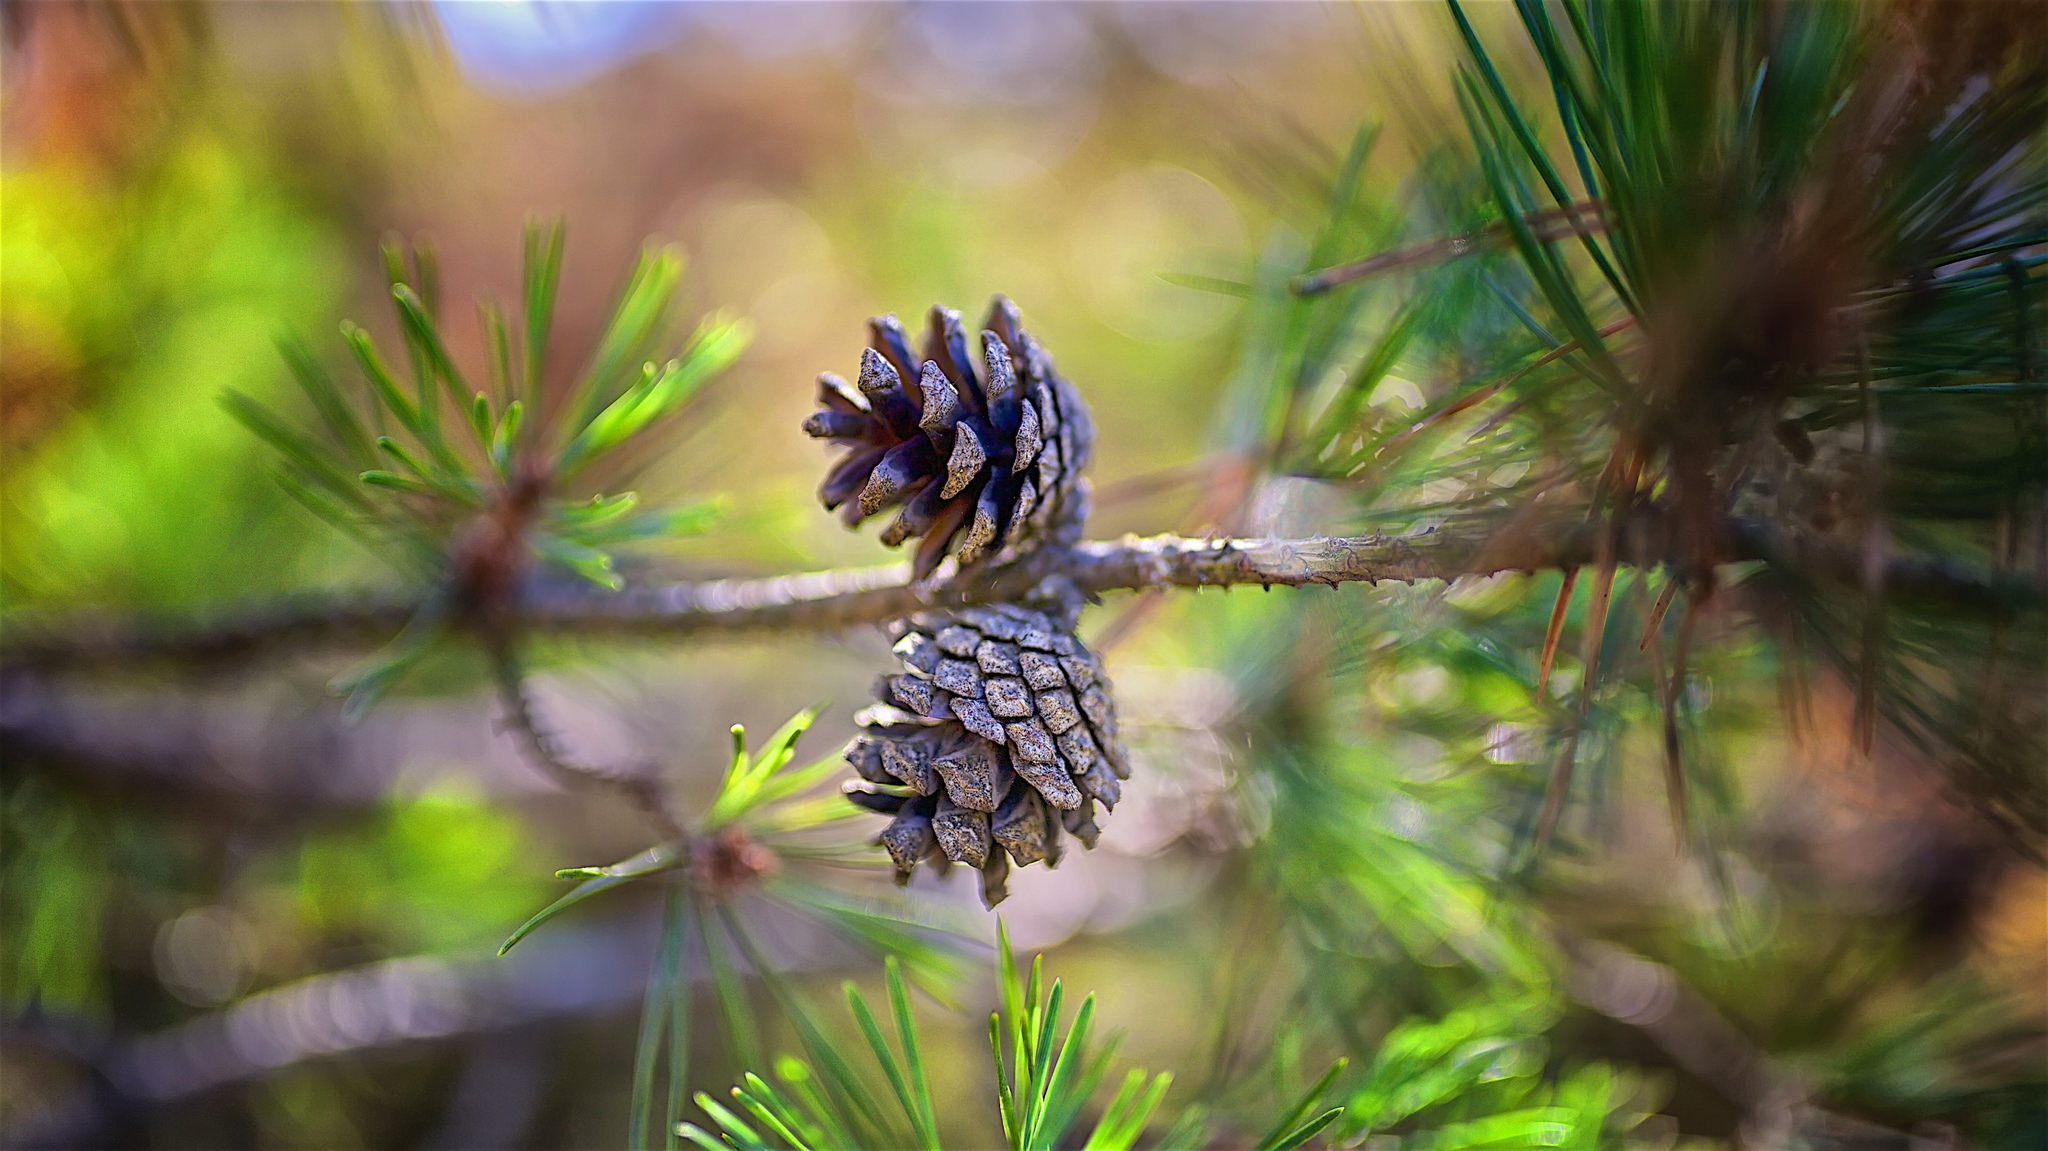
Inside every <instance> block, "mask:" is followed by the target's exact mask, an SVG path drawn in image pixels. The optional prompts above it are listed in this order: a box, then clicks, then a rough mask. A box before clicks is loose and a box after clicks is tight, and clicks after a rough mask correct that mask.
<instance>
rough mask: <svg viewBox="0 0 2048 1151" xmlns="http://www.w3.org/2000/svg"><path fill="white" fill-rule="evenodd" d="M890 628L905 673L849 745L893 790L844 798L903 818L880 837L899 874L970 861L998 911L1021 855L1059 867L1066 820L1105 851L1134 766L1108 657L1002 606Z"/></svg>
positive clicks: (933, 615) (865, 769)
mask: <svg viewBox="0 0 2048 1151" xmlns="http://www.w3.org/2000/svg"><path fill="white" fill-rule="evenodd" d="M893 627H894V632H895V634H896V635H897V637H898V639H897V643H896V654H897V655H898V656H899V657H900V658H901V659H902V661H903V666H904V671H903V673H902V674H900V675H893V676H883V677H881V679H880V680H878V681H877V682H876V685H875V695H876V698H877V699H878V700H879V701H880V703H881V706H880V707H878V708H876V709H874V710H873V711H872V712H871V713H870V714H869V715H868V716H867V718H865V719H864V720H863V723H864V724H865V725H866V726H867V728H868V731H867V733H866V734H864V735H861V736H858V737H856V738H855V739H854V741H853V742H852V743H851V744H849V745H848V746H847V749H846V758H847V761H848V762H849V763H851V764H853V767H854V770H855V771H857V772H859V773H860V776H861V779H862V780H865V781H866V782H867V783H869V784H880V785H884V786H885V787H887V788H888V790H877V789H875V788H871V787H867V786H864V785H862V784H859V783H850V784H848V785H847V792H846V794H847V798H848V799H850V800H852V801H853V802H854V803H856V804H858V805H860V806H861V807H864V808H867V809H868V810H870V811H877V812H881V813H882V814H885V815H891V816H894V817H895V818H894V819H892V820H891V821H890V823H889V826H888V828H887V829H885V830H884V831H883V832H882V834H881V836H880V837H879V840H878V842H880V844H881V845H882V847H883V848H885V849H886V850H887V851H888V852H889V856H890V858H891V859H892V860H893V861H894V862H895V864H896V880H897V882H898V883H906V882H908V881H909V879H910V876H911V873H912V872H913V871H914V870H915V869H916V867H917V865H918V863H919V862H920V861H926V862H929V864H930V865H931V866H932V867H933V869H934V870H937V871H940V872H943V871H944V870H945V869H946V868H948V867H950V866H951V865H952V864H954V863H963V864H966V865H967V866H969V867H973V868H976V869H978V870H979V871H980V872H981V892H982V901H983V902H984V903H986V904H987V905H988V906H990V907H993V906H995V905H996V904H997V903H999V902H1001V901H1002V899H1003V898H1004V896H1005V895H1007V894H1008V892H1007V891H1006V889H1005V886H1004V884H1005V881H1006V880H1007V878H1008V876H1009V871H1010V864H1011V863H1012V862H1015V863H1016V864H1017V865H1018V866H1020V867H1022V866H1025V865H1027V864H1032V863H1036V862H1038V861H1040V860H1044V861H1045V864H1046V866H1048V867H1053V866H1057V865H1058V863H1059V859H1060V852H1061V844H1060V830H1061V829H1062V828H1064V829H1066V831H1067V832H1068V833H1069V834H1072V835H1073V836H1075V837H1076V838H1078V839H1079V840H1080V841H1081V843H1082V845H1083V846H1085V847H1094V846H1095V839H1096V836H1097V835H1099V834H1100V830H1101V829H1100V828H1098V827H1097V826H1096V824H1095V805H1096V804H1097V803H1100V804H1101V805H1102V808H1103V810H1104V811H1108V810H1109V809H1111V808H1114V807H1115V806H1116V803H1117V800H1118V799H1119V798H1120V797H1121V796H1122V791H1123V786H1122V781H1123V780H1125V779H1128V778H1130V763H1129V757H1128V756H1127V755H1126V753H1125V751H1124V747H1123V744H1121V743H1120V742H1118V740H1117V724H1116V711H1115V707H1114V705H1113V704H1112V703H1111V700H1110V694H1109V680H1108V678H1107V677H1106V676H1104V675H1103V671H1102V661H1101V659H1099V658H1098V657H1097V656H1096V655H1095V653H1094V652H1091V651H1089V650H1088V649H1087V648H1086V647H1085V646H1083V645H1082V643H1081V641H1080V640H1078V639H1076V638H1075V637H1074V635H1073V632H1072V622H1071V619H1070V618H1066V619H1063V618H1060V617H1058V616H1054V615H1049V614H1046V613H1043V612H1037V611H1032V610H1030V609H1028V608H1023V607H1018V606H1015V605H1012V604H999V605H996V606H993V607H987V608H961V609H957V610H954V611H947V612H930V613H924V614H920V615H916V616H912V617H911V618H910V619H908V620H903V621H900V622H898V623H897V624H895V625H893Z"/></svg>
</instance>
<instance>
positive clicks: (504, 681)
mask: <svg viewBox="0 0 2048 1151" xmlns="http://www.w3.org/2000/svg"><path fill="white" fill-rule="evenodd" d="M490 658H491V674H492V678H493V680H494V681H495V682H496V684H497V689H498V698H499V699H500V700H501V701H502V702H503V703H504V705H505V712H506V719H507V723H508V725H509V727H510V730H511V731H512V732H514V733H515V734H516V735H517V736H518V737H519V743H520V746H521V747H522V748H524V749H525V751H526V754H527V757H528V758H529V759H530V760H532V761H533V763H534V764H535V765H537V766H539V767H540V768H541V769H542V770H543V771H545V772H547V773H548V775H550V776H552V777H553V778H554V779H555V781H556V782H558V783H560V784H562V785H563V786H564V787H568V788H598V789H601V790H605V791H609V792H612V793H613V794H616V795H619V796H621V797H623V798H624V799H625V800H626V802H628V803H630V804H631V805H632V806H633V807H634V808H636V809H638V810H639V811H640V812H641V813H642V814H643V815H645V816H647V818H648V819H649V820H650V821H652V822H653V823H654V825H655V826H656V828H658V829H659V830H660V832H661V836H662V838H663V839H665V840H673V839H678V838H680V837H681V836H682V834H683V829H682V826H681V825H680V824H678V823H677V822H676V820H675V817H674V816H672V815H670V814H669V811H668V804H667V800H666V798H665V796H664V794H663V791H662V787H661V784H660V783H659V781H658V780H656V779H655V778H654V777H653V776H652V774H650V773H649V771H647V770H645V769H643V770H641V771H637V772H627V771H624V770H620V769H616V768H608V767H598V766H595V765H591V764H585V763H580V762H577V761H575V760H572V759H570V758H569V757H568V755H567V754H566V753H565V752H563V750H562V748H561V746H560V745H559V744H558V743H557V742H556V739H555V736H554V734H553V733H552V732H550V731H548V730H547V728H546V727H544V726H543V725H542V723H541V721H540V718H539V716H538V715H537V713H536V711H535V708H534V702H533V697H532V694H531V693H530V692H529V690H528V688H527V679H526V675H525V673H524V672H523V671H522V670H521V668H520V666H519V661H518V658H517V656H515V655H514V654H513V652H512V647H511V641H509V640H507V641H501V642H496V643H493V644H491V645H490Z"/></svg>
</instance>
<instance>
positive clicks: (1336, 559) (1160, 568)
mask: <svg viewBox="0 0 2048 1151" xmlns="http://www.w3.org/2000/svg"><path fill="white" fill-rule="evenodd" d="M1597 534H1598V532H1597V530H1596V528H1595V526H1594V525H1592V524H1588V523H1584V522H1576V523H1570V524H1565V525H1557V526H1555V527H1553V528H1549V529H1529V528H1524V529H1522V530H1517V531H1514V532H1512V533H1508V532H1502V533H1495V534H1493V535H1468V534H1462V533H1458V532H1452V531H1437V532H1432V533H1426V534H1420V535H1414V536H1406V537H1399V538H1396V537H1392V536H1387V535H1367V536H1329V537H1309V538H1300V539H1224V540H1200V539H1189V538H1186V537H1182V536H1175V535H1160V536H1151V537H1146V538H1137V537H1126V538H1125V539H1122V540H1117V541H1089V542H1085V543H1081V544H1078V545H1076V546H1074V547H1073V548H1071V549H1046V550H1042V551H1041V552H1039V553H1036V554H1034V555H1032V556H1029V557H1027V558H1026V559H1025V560H1024V561H1023V562H1021V563H1018V564H1016V565H1013V566H1011V567H1007V568H1002V569H998V570H997V571H995V572H993V573H989V574H987V575H985V576H981V575H977V578H974V579H960V578H957V577H947V576H945V575H943V573H942V575H941V577H940V578H938V579H936V580H934V581H931V582H929V583H926V584H916V583H913V582H912V581H911V579H910V569H909V565H907V564H891V565H887V566H882V567H872V568H849V569H836V570H832V571H823V572H812V573H806V574H802V575H789V576H774V577H768V578H761V579H724V580H711V581H701V582H681V583H670V584H653V585H647V586H642V587H632V588H628V589H626V590H625V591H622V592H616V593H612V592H604V591H601V590H594V589H591V588H587V587H582V586H571V585H568V584H560V585H536V586H534V587H532V588H529V589H528V591H527V592H526V593H525V596H524V602H523V604H522V605H521V607H520V609H519V611H518V617H519V620H520V626H521V628H522V629H523V630H524V632H525V633H526V634H530V635H561V636H593V637H595V636H609V637H618V638H640V639H665V640H674V639H680V638H683V637H690V636H697V635H705V634H716V633H724V632H736V631H763V630H803V631H819V632H829V631H836V630H840V629H844V628H850V627H855V626H859V625H862V624H871V623H879V622H881V621H884V620H890V619H897V618H901V617H902V616H905V615H909V614H910V613H912V612H917V611H922V610H926V609H928V608H933V607H942V606H948V605H959V604H972V603H990V602H1001V601H1006V600H1014V599H1016V598H1018V597H1019V596H1021V595H1022V594H1024V593H1025V592H1028V591H1029V590H1031V588H1033V587H1034V586H1036V585H1037V584H1038V583H1039V582H1040V581H1042V580H1044V579H1046V578H1048V577H1053V576H1060V577H1065V578H1067V579H1071V580H1072V581H1073V582H1074V583H1075V584H1076V585H1077V586H1078V587H1079V588H1080V589H1081V590H1082V591H1084V592H1088V593H1091V594H1093V593H1101V592H1110V591H1124V590H1142V589H1150V588H1197V589H1198V588H1205V587H1225V588H1227V587H1234V586H1241V585H1247V584H1256V585H1259V586H1262V587H1302V586H1306V585H1311V584H1323V585H1327V586H1331V587H1335V586H1336V585H1338V584H1342V583H1356V582H1367V583H1379V582H1381V581H1387V580H1391V581H1395V582H1401V583H1416V582H1420V581H1424V580H1444V581H1449V580H1455V579H1459V578H1465V577H1478V576H1488V575H1494V574H1497V573H1500V572H1508V571H1521V572H1533V571H1541V570H1548V569H1553V568H1566V567H1577V566H1582V565H1584V564H1587V563H1590V562H1592V561H1593V559H1594V557H1595V554H1596V545H1597V539H1596V537H1597ZM1671 537H1672V531H1671V527H1670V524H1669V523H1668V521H1665V520H1663V519H1662V518H1661V517H1657V516H1655V515H1642V516H1638V517H1636V518H1634V519H1632V520H1631V521H1630V523H1629V524H1628V525H1626V530H1625V531H1624V532H1623V533H1622V538H1621V543H1620V547H1619V548H1618V550H1617V552H1616V558H1617V560H1618V561H1619V562H1621V563H1623V564H1627V565H1631V566H1638V567H1640V566H1651V565H1656V564H1661V563H1664V562H1667V560H1669V559H1670V558H1671V557H1673V556H1674V555H1678V554H1681V553H1679V552H1678V551H1677V550H1676V549H1675V548H1674V547H1673V546H1672V544H1673V540H1672V538H1671ZM1731 550H1732V553H1733V554H1731V555H1729V557H1728V558H1729V560H1730V561H1731V562H1743V561H1759V560H1760V561H1764V562H1766V563H1769V564H1773V565H1776V564H1784V565H1786V566H1787V567H1790V568H1795V569H1797V570H1799V571H1800V572H1801V575H1802V577H1803V578H1807V579H1816V580H1822V581H1826V582H1842V583H1844V585H1845V586H1849V587H1855V586H1860V584H1861V580H1862V573H1863V570H1864V556H1863V553H1862V551H1861V550H1860V549H1857V548H1848V547H1843V546H1841V545H1836V544H1830V543H1825V542H1821V541H1816V540H1811V539H1803V538H1795V537H1793V536H1791V535H1790V534H1789V533H1785V532H1783V531H1780V530H1778V529H1775V528H1773V527H1771V526H1769V525H1766V524H1762V523H1758V522H1754V521H1738V522H1737V523H1736V524H1735V532H1734V538H1733V540H1732V541H1731ZM1885 586H1886V588H1887V589H1888V594H1889V595H1890V596H1892V597H1893V598H1894V600H1895V601H1905V600H1921V601H1927V602H1936V603H1940V604H1943V605H1946V606H1949V607H1952V608H1955V609H1958V610H1962V611H1967V612H1973V613H1978V614H1988V615H2005V614H2009V613H2011V612H2013V611H2018V610H2038V609H2040V608H2041V607H2043V606H2048V589H2044V588H2043V587H2041V586H2040V585H2039V584H2037V583H2034V582H2032V581H2028V580H2024V579H2015V578H2012V577H1999V576H1994V575H1991V574H1988V573H1984V572H1979V571H1976V570H1973V569H1971V568H1969V567H1968V566H1966V565H1962V564H1958V563H1953V562H1948V561H1944V560H1939V559H1928V558H1922V557H1893V558H1892V559H1890V560H1889V561H1888V562H1887V575H1886V579H1885ZM418 594H419V593H413V594H411V595H408V594H404V593H396V592H386V593H371V594H365V593H360V592H357V593H348V594H344V595H340V596H333V597H319V596H302V597H293V598H291V599H287V600H282V601H277V602H272V603H265V604H257V605H252V606H248V607H240V608H228V609H224V610H222V611H221V612H219V613H218V614H214V615H211V616H206V617H201V618H197V619H167V618H162V617H146V616H136V615H122V614H105V615H88V614H78V615H64V616H52V617H48V618H44V619H34V618H24V617H23V616H17V617H15V619H13V620H11V621H10V624H9V628H8V630H9V632H10V634H9V635H8V636H7V637H6V638H5V640H4V641H0V671H7V672H14V671H20V670H28V669H33V670H41V671H55V670H66V669H88V668H120V667H127V666H131V665H137V664H147V663H155V662H173V663H179V664H184V665H198V666H217V667H218V666H230V665H236V664H241V663H245V662H248V661H250V660H254V659H257V658H261V657H264V656H272V655H277V654H282V653H291V652H303V651H309V650H317V649H345V648H360V647H366V646H371V645H374V644H378V643H382V642H384V641H386V640H388V639H389V638H390V636H391V635H392V634H393V633H395V632H397V631H398V630H399V629H400V628H401V627H403V626H404V625H405V622H406V620H407V619H409V618H411V616H412V613H413V611H414V610H415V608H416V607H417V603H418Z"/></svg>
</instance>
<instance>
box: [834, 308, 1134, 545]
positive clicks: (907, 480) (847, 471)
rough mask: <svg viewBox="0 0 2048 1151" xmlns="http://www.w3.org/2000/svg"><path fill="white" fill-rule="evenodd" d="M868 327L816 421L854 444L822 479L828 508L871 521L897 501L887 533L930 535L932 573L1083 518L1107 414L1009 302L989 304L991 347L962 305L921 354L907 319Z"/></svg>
mask: <svg viewBox="0 0 2048 1151" xmlns="http://www.w3.org/2000/svg"><path fill="white" fill-rule="evenodd" d="M868 326H869V329H870V332H871V336H870V338H869V341H868V346H867V348H865V349H864V350H863V351H862V353H861V366H860V374H859V376H858V377H857V379H856V382H855V383H853V384H848V383H847V382H846V381H845V380H843V379H841V378H840V377H838V376H835V375H832V374H831V373H826V374H825V375H822V376H820V377H818V403H819V410H818V411H817V412H815V413H813V414H812V415H811V417H810V418H809V419H807V420H805V421H804V431H806V432H807V433H809V434H810V435H812V436H814V437H816V438H818V439H825V440H831V441H833V442H834V443H836V444H839V445H842V446H844V447H845V448H846V449H847V451H846V454H845V455H844V456H842V457H840V459H839V460H838V461H837V462H835V463H834V464H833V465H832V468H831V470H830V471H829V472H828V473H827V474H826V476H825V482H824V483H823V484H822V485H821V486H820V487H819V489H818V499H819V500H820V501H821V502H822V503H824V505H825V507H826V509H827V510H835V511H838V512H839V513H840V516H841V518H842V519H843V520H844V521H845V522H846V525H847V526H848V527H858V526H859V525H860V523H861V521H862V520H865V519H866V518H868V517H869V516H873V515H880V514H881V513H883V512H885V511H888V510H889V509H892V508H894V509H897V511H896V516H895V518H894V519H893V520H892V521H890V523H889V526H888V527H886V528H884V529H883V531H882V542H883V543H886V544H888V545H889V546H891V547H895V546H897V545H900V544H902V543H903V542H904V541H905V540H909V539H913V538H919V539H920V542H919V544H918V546H917V550H916V552H915V554H914V556H913V558H912V560H911V566H912V570H913V571H914V572H915V574H916V576H917V578H919V579H923V578H925V577H927V576H929V575H931V573H932V572H933V571H934V570H935V569H936V568H937V567H938V566H939V561H941V560H943V559H944V558H945V557H946V555H947V553H948V552H951V553H953V554H956V555H958V556H959V559H960V562H961V563H962V564H963V565H965V564H972V563H976V562H978V561H980V560H982V559H984V558H987V557H991V556H997V555H1002V554H1006V553H1015V552H1019V551H1024V550H1028V549H1029V548H1031V547H1032V546H1035V545H1036V544H1038V543H1041V542H1044V541H1045V540H1047V539H1051V538H1055V537H1057V536H1059V535H1060V534H1061V533H1063V532H1068V531H1071V530H1075V529H1077V527H1078V524H1079V523H1080V521H1081V519H1082V518H1083V517H1084V516H1085V515H1086V513H1087V488H1086V485H1085V482H1084V481H1083V480H1082V479H1081V469H1082V467H1083V466H1084V465H1085V464H1086V463H1087V461H1088V451H1089V447H1090V445H1091V444H1092V443H1093V441H1094V438H1095V432H1094V426H1093V424H1092V423H1091V422H1090V419H1089V415H1088V408H1087V405H1085V404H1083V403H1082V402H1081V397H1080V395H1079V393H1077V392H1076V391H1075V390H1074V388H1073V385H1071V384H1069V383H1068V382H1067V381H1066V380H1065V379H1064V378H1063V377H1061V376H1060V374H1059V373H1058V372H1056V371H1054V370H1053V366H1052V357H1051V356H1048V355H1047V354H1046V352H1045V349H1043V348H1041V347H1039V346H1038V342H1037V341H1036V340H1034V339H1032V338H1031V336H1030V335H1029V334H1028V333H1026V332H1025V331H1024V329H1023V327H1022V325H1021V324H1020V323H1019V322H1018V316H1017V309H1016V307H1015V306H1013V305H1012V304H1011V303H1010V301H1008V300H1007V299H1004V298H1003V297H1001V296H997V297H996V298H995V301H994V303H992V304H991V305H990V307H989V312H988V318H987V320H985V321H984V322H983V324H982V330H981V335H980V344H981V355H980V356H979V357H976V356H973V355H971V354H970V353H969V351H968V340H967V334H966V332H965V331H964V330H963V329H962V327H961V325H960V313H958V312H955V311H953V310H951V309H949V308H944V307H938V306H934V307H933V308H932V310H931V316H930V319H929V322H928V324H927V325H926V332H925V336H924V341H923V347H922V352H923V355H922V356H917V355H913V354H912V353H911V350H910V347H911V346H910V339H909V337H908V335H907V334H906V333H905V332H904V330H903V326H902V325H901V324H899V323H897V321H896V317H894V316H878V317H876V318H875V319H873V320H871V321H869V325H868Z"/></svg>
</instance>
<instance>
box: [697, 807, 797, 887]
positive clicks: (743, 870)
mask: <svg viewBox="0 0 2048 1151" xmlns="http://www.w3.org/2000/svg"><path fill="white" fill-rule="evenodd" d="M781 866H782V861H781V860H780V859H778V858H776V855H775V853H774V852H773V851H771V850H769V848H768V846H767V845H766V844H764V843H762V842H761V841H760V840H757V839H755V838H754V837H753V836H751V835H748V834H747V832H746V829H745V828H742V827H739V826H737V825H727V826H725V827H721V828H719V829H718V830H717V831H715V832H712V833H711V834H710V835H706V836H701V837H699V838H698V839H697V840H696V841H695V842H694V843H692V844H691V845H690V883H691V885H692V886H694V887H696V888H697V889H698V890H699V891H702V892H704V893H705V894H706V895H709V896H711V897H712V898H713V899H722V898H725V897H726V896H730V895H733V894H736V893H737V892H739V891H740V890H741V889H743V888H746V887H750V886H752V885H754V884H755V883H758V882H760V881H761V880H763V879H766V878H768V877H769V876H771V875H773V874H775V872H776V871H777V870H778V869H779V868H780V867H781Z"/></svg>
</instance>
